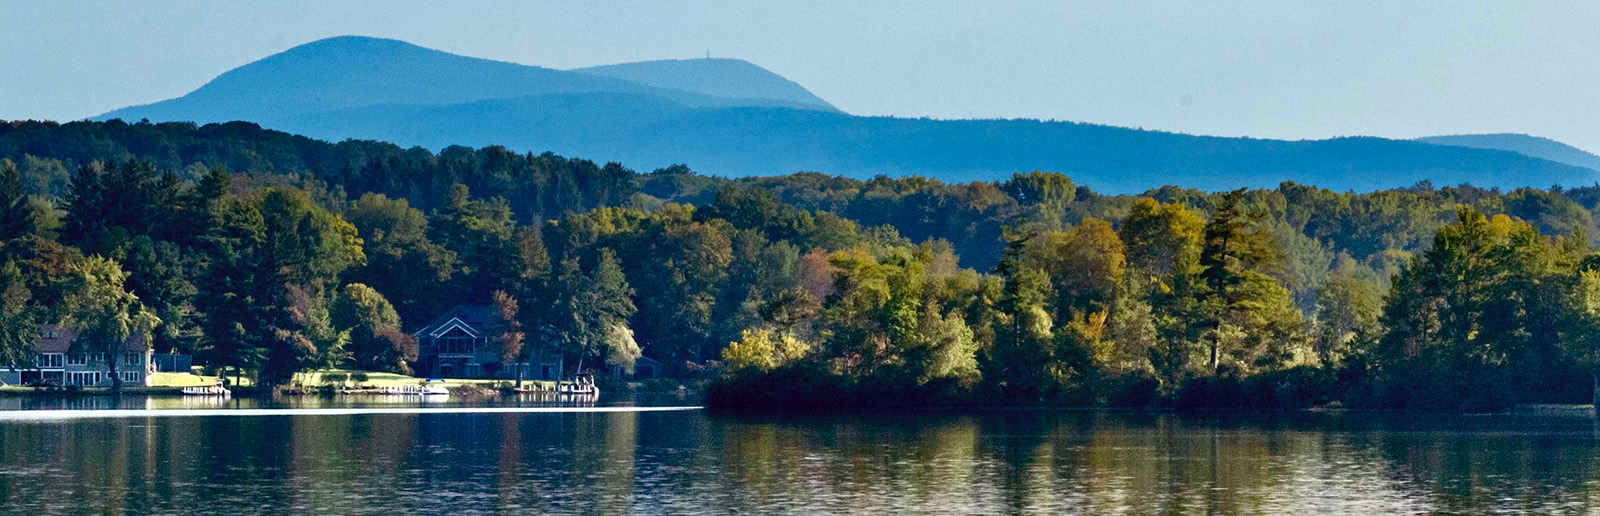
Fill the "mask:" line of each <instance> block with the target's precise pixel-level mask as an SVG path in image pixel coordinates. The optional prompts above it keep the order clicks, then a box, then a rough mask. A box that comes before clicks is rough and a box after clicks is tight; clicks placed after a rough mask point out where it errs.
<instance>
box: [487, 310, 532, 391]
mask: <svg viewBox="0 0 1600 516" xmlns="http://www.w3.org/2000/svg"><path fill="white" fill-rule="evenodd" d="M517 310H518V308H517V299H516V298H514V297H511V295H510V294H507V293H506V292H505V291H504V290H496V291H494V296H493V298H492V300H491V302H490V304H489V314H490V317H491V319H492V321H493V325H494V328H495V329H496V330H495V334H494V339H493V340H494V343H495V347H496V348H497V349H496V351H497V354H498V356H499V358H500V363H501V364H512V363H516V362H520V361H521V359H522V358H523V356H524V354H523V351H522V339H523V334H522V321H521V320H519V319H517ZM517 386H518V387H521V386H522V368H520V367H519V368H517Z"/></svg>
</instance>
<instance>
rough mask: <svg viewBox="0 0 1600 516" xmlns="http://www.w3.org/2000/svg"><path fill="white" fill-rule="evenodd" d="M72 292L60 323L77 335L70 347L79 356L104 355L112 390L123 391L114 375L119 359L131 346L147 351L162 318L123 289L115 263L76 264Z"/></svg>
mask: <svg viewBox="0 0 1600 516" xmlns="http://www.w3.org/2000/svg"><path fill="white" fill-rule="evenodd" d="M75 271H76V278H75V282H74V288H73V290H72V291H71V293H70V294H69V296H68V297H67V304H68V306H69V307H70V308H68V312H67V317H66V319H65V320H64V321H63V322H65V323H66V324H67V325H69V326H71V327H73V328H74V329H76V330H77V332H78V338H77V340H75V341H74V342H73V346H74V347H77V348H78V351H77V352H79V353H82V352H86V351H93V352H97V353H104V354H105V356H106V357H107V359H106V361H107V364H108V365H109V370H110V373H111V381H112V384H111V385H112V389H121V388H122V378H121V376H120V375H118V374H117V369H118V364H119V363H121V362H122V360H120V358H121V357H122V356H123V355H124V354H126V353H128V352H130V349H131V346H130V344H131V343H139V344H142V346H143V347H145V348H148V347H149V345H150V339H151V334H152V333H153V332H154V331H155V328H156V326H157V325H159V324H161V318H159V317H157V316H156V315H155V314H154V313H152V312H151V311H149V310H146V309H145V307H144V306H143V305H142V304H141V303H140V302H139V297H138V296H136V295H134V294H133V293H132V292H129V291H128V290H127V288H125V287H124V283H125V282H126V281H127V274H126V273H124V272H123V271H122V267H120V266H118V265H117V262H115V261H112V260H109V259H106V258H102V257H98V256H94V257H89V258H87V259H85V260H83V261H82V262H79V264H78V266H77V267H76V269H75Z"/></svg>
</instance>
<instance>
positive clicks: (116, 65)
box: [0, 0, 1600, 151]
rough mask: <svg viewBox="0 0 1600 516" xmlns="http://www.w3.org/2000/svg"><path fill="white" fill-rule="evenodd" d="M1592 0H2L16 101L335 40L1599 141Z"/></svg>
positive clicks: (198, 79) (908, 99) (1051, 111)
mask: <svg viewBox="0 0 1600 516" xmlns="http://www.w3.org/2000/svg"><path fill="white" fill-rule="evenodd" d="M325 4H326V5H325ZM1597 25H1600V2H1596V1H1593V0H1587V1H1534V0H1519V1H1515V2H1455V1H1434V0H1419V1H1405V2H1391V1H1384V2H1376V1H1339V2H1279V1H1267V0H1263V1H1255V2H1237V1H1207V2H1181V3H1180V2H1137V3H1135V2H1083V3H1078V2H1004V1H994V0H990V1H983V2H977V1H973V2H940V1H926V0H924V1H912V2H889V1H876V0H874V1H860V0H852V1H803V2H748V1H743V0H727V1H723V0H716V1H703V2H608V1H594V0H585V1H571V2H568V1H547V2H506V3H497V2H474V3H464V2H463V3H449V2H416V3H407V2H325V1H273V2H248V3H247V2H177V1H173V2H141V1H104V2H95V1H35V0H6V1H5V2H3V3H0V48H4V49H5V51H4V52H0V70H3V73H0V118H5V119H19V118H48V119H56V120H69V119H77V118H83V117H88V116H92V115H96V114H99V113H102V112H105V111H108V110H111V109H113V108H118V107H123V106H127V105H131V104H142V103H148V102H153V101H157V100H162V99H166V98H171V97H176V96H179V95H182V94H184V93H187V92H188V91H190V90H193V89H194V88H196V87H199V86H200V85H201V84H204V83H205V82H206V81H207V80H209V79H210V78H212V77H214V76H216V75H217V74H219V73H222V72H223V71H226V70H228V69H230V68H233V67H235V66H238V65H241V64H244V63H247V62H250V61H252V60H255V59H258V58H261V57H264V56H266V55H269V54H272V53H275V52H279V51H282V50H284V49H286V48H289V47H291V46H294V45H297V44H300V43H305V42H308V41H312V40H316V39H320V38H323V37H328V36H336V35H345V34H359V35H367V36H379V37H389V38H396V39H402V40H406V41H410V42H413V43H416V44H419V45H423V46H427V47H432V48H438V49H441V50H445V51H449V52H453V53H458V54H464V55H469V56H478V57H486V58H492V59H499V60H505V61H513V62H518V63H525V64H532V65H540V66H547V67H553V68H572V67H579V66H586V65H595V64H606V63H616V62H624V61H636V60H646V59H661V58H686V57H697V56H704V55H705V54H706V52H707V50H709V51H710V52H711V54H712V55H713V56H716V57H737V58H743V59H746V60H749V61H752V62H754V63H756V64H759V65H762V66H764V67H767V68H768V69H771V70H773V71H775V72H777V73H780V74H782V75H784V76H787V77H789V78H790V79H793V80H794V81H796V82H799V83H801V84H802V85H804V86H806V87H807V88H810V89H811V90H812V91H813V92H814V93H816V94H817V95H819V96H821V97H823V98H824V99H827V100H828V101H830V102H832V103H833V104H834V105H836V106H838V107H840V108H841V109H844V110H845V111H849V112H851V113H856V114H867V115H896V116H929V117H936V118H966V117H1027V118H1046V119H1061V120H1074V121H1085V122H1096V123H1105V124H1115V125H1123V126H1133V127H1144V128H1150V129H1163V130H1172V131H1183V132H1190V133H1201V134H1216V135H1230V136H1231V135H1248V136H1257V137H1271V138H1324V137H1330V136H1341V135H1357V134H1366V135H1378V136H1388V137H1412V136H1421V135H1431V134H1454V133H1479V132H1522V133H1530V134H1535V135H1540V136H1547V137H1551V138H1555V139H1558V140H1562V141H1565V142H1567V143H1570V144H1573V145H1577V146H1579V147H1583V148H1585V149H1588V150H1591V151H1600V124H1597V123H1596V122H1597V120H1600V29H1597Z"/></svg>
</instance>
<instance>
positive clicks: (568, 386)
mask: <svg viewBox="0 0 1600 516" xmlns="http://www.w3.org/2000/svg"><path fill="white" fill-rule="evenodd" d="M556 392H558V393H561V394H582V395H587V396H594V397H599V396H600V388H599V387H595V385H594V377H593V376H590V375H586V374H580V375H578V376H575V377H573V378H572V380H571V381H564V382H558V383H557V384H556Z"/></svg>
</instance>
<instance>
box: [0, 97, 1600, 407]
mask: <svg viewBox="0 0 1600 516" xmlns="http://www.w3.org/2000/svg"><path fill="white" fill-rule="evenodd" d="M0 158H4V159H5V160H6V163H5V167H4V170H5V174H3V175H0V208H3V209H0V232H3V234H0V239H3V240H4V241H5V244H4V245H3V247H0V259H3V260H4V262H5V265H4V267H3V269H0V283H3V284H0V293H3V297H4V299H5V306H4V311H3V312H0V327H3V329H4V331H0V359H4V360H7V361H11V362H12V363H17V362H20V361H23V360H26V358H27V355H26V353H25V352H22V351H18V350H21V349H25V348H24V347H23V346H25V345H26V344H28V343H31V335H32V334H31V333H30V332H31V331H32V330H30V328H34V327H35V326H33V325H34V324H36V323H39V322H53V321H58V320H62V319H63V318H70V317H71V314H72V313H73V310H76V307H78V306H82V303H85V302H87V301H85V300H86V299H88V298H86V297H85V296H84V295H83V290H82V289H83V285H86V284H95V285H107V284H115V285H118V288H120V289H123V290H125V291H126V292H127V293H131V294H133V295H136V296H137V302H133V303H131V304H125V305H118V306H121V307H122V309H123V310H126V311H127V313H129V314H130V316H134V315H141V316H145V317H142V318H134V319H132V320H145V321H151V320H159V324H154V325H153V331H154V338H153V343H154V345H155V346H156V348H157V352H165V351H168V350H180V351H187V352H192V353H195V354H196V356H197V357H198V358H199V360H200V361H201V363H202V364H206V365H208V366H211V367H219V366H238V367H242V368H244V369H246V370H247V371H252V372H254V374H257V375H259V377H260V379H261V380H263V381H264V382H268V383H271V382H275V381H282V380H283V379H285V378H288V374H289V373H292V372H294V371H297V370H300V369H304V368H312V367H326V366H335V365H338V366H346V367H357V368H363V369H373V370H392V371H404V370H405V369H406V368H407V361H408V360H409V358H408V357H414V354H415V351H416V350H415V343H414V342H412V341H410V338H409V337H408V336H407V332H409V331H410V330H412V329H414V328H416V327H417V326H418V325H420V324H422V323H423V322H425V321H426V320H427V319H429V318H431V317H433V316H435V315H437V314H438V313H439V311H440V310H442V309H444V308H448V307H449V306H451V305H452V304H455V303H465V302H471V303H481V304H490V303H496V304H500V305H502V306H507V305H514V306H516V307H517V310H515V311H514V313H516V314H517V315H516V316H515V317H516V318H517V319H518V321H519V322H520V323H521V324H520V328H521V331H522V332H523V333H524V334H525V339H511V338H505V339H498V340H497V341H496V342H504V343H506V344H505V345H506V346H508V349H506V350H505V355H504V356H508V357H515V356H517V355H518V354H519V353H522V352H523V351H524V350H523V349H521V348H516V346H513V344H511V343H513V342H516V343H518V344H517V345H519V346H520V345H523V344H521V343H524V342H525V343H526V344H525V346H548V347H551V348H553V349H558V350H561V351H562V352H564V353H566V354H568V355H569V356H570V357H571V358H573V359H575V360H572V361H571V362H569V363H574V364H575V363H577V360H576V359H578V358H580V357H581V358H586V359H587V361H586V362H585V363H587V364H593V363H595V361H597V360H604V361H607V362H611V363H616V364H620V365H627V364H631V363H632V361H633V360H635V359H636V358H637V357H638V356H641V355H644V356H650V357H652V358H656V359H658V360H660V361H661V362H662V363H663V364H665V366H666V369H667V372H668V373H669V374H671V375H674V376H677V377H682V378H702V379H714V380H715V381H714V382H713V388H712V391H711V393H710V394H711V399H712V400H713V402H716V403H720V404H725V405H744V404H749V405H781V404H795V405H812V404H837V403H852V402H854V403H862V402H871V403H986V404H1128V405H1146V404H1154V405H1171V404H1176V405H1180V406H1219V405H1220V406H1257V407H1265V406H1306V405H1310V404H1318V403H1327V402H1334V401H1338V402H1342V403H1346V404H1355V405H1365V406H1394V407H1427V408H1446V409H1461V408H1469V409H1471V408H1497V407H1503V406H1506V405H1508V404H1510V403H1516V402H1528V401H1544V402H1558V401H1559V402H1570V401H1583V400H1586V399H1588V396H1589V393H1590V389H1591V385H1592V384H1591V383H1590V382H1591V380H1590V377H1589V373H1590V371H1591V370H1592V369H1593V368H1594V366H1595V364H1596V363H1597V362H1600V341H1596V340H1595V335H1600V331H1597V330H1600V326H1596V325H1600V302H1597V301H1596V300H1597V299H1600V271H1597V270H1596V269H1600V256H1597V255H1594V254H1593V253H1592V246H1591V244H1590V242H1589V235H1594V234H1600V233H1597V232H1596V227H1595V226H1596V224H1595V221H1594V219H1593V216H1592V214H1591V210H1592V209H1594V208H1595V205H1596V204H1597V203H1600V188H1594V187H1591V188H1578V189H1567V190H1561V189H1555V190H1538V189H1518V190H1514V191H1509V192H1506V191H1499V190H1494V189H1480V188H1475V187H1471V186H1458V187H1445V188H1435V187H1433V186H1431V185H1428V184H1419V185H1416V186H1414V187H1411V188H1406V189H1395V190H1382V191H1376V192H1371V193H1362V194H1354V193H1338V192H1333V191H1329V190H1325V189H1320V188H1316V187H1314V186H1306V185H1299V184H1294V183H1284V184H1282V185H1279V186H1278V187H1276V188H1271V189H1258V190H1238V191H1224V192H1202V191H1198V190H1192V189H1184V188H1181V187H1178V186H1168V187H1163V188H1159V189H1154V190H1150V191H1148V192H1144V193H1142V194H1140V195H1105V194H1101V193H1097V192H1095V191H1094V190H1092V189H1089V188H1085V187H1081V186H1078V185H1076V184H1074V182H1073V181H1072V179H1071V178H1069V177H1068V176H1066V175H1061V174H1055V173H1047V172H1026V171H1017V173H1014V174H1013V175H1011V176H1010V177H1009V178H1008V179H1006V180H1004V181H994V182H972V183H946V182H941V181H936V180H932V179H927V178H921V177H915V176H913V177H903V178H891V177H877V178H873V179H869V180H858V179H850V178H845V177H838V176H826V175H820V174H793V175H787V176H778V177H760V178H741V179H732V180H730V179H725V178H718V177H711V176H705V175H700V174H697V173H695V172H693V171H692V170H691V169H690V167H685V166H674V167H667V168H663V169H660V170H655V171H652V172H649V173H640V172H636V171H634V170H631V169H629V168H627V167H625V166H624V165H622V164H617V163H607V164H603V165H602V164H597V163H594V162H591V161H587V160H583V159H574V158H564V157H560V156H555V155H551V154H544V155H531V154H518V153H513V152H510V151H507V150H506V149H504V148H499V147H487V148H481V149H470V148H465V147H452V148H447V149H445V150H443V151H441V152H439V153H433V152H430V151H427V150H424V149H419V148H411V149H406V148H401V147H399V146H395V145H392V144H387V143H381V142H371V141H345V142H340V143H328V142H323V141H318V140H313V139H309V138H303V137H297V136H291V135H288V134H285V133H280V132H275V131H267V130H262V129H261V128H259V127H257V126H255V125H253V124H245V123H232V124H224V125H207V126H195V125H193V124H160V125H152V124H125V123H121V122H105V123H92V122H79V123H71V124H54V123H42V122H12V123H3V124H0ZM691 166H692V164H691ZM93 257H100V258H98V259H96V258H93ZM91 280H93V281H91ZM148 316H154V317H148Z"/></svg>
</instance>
